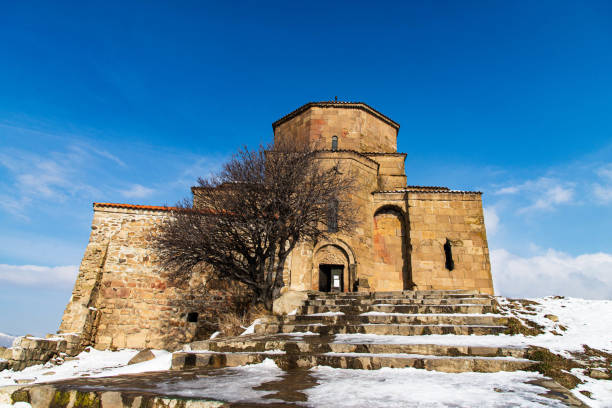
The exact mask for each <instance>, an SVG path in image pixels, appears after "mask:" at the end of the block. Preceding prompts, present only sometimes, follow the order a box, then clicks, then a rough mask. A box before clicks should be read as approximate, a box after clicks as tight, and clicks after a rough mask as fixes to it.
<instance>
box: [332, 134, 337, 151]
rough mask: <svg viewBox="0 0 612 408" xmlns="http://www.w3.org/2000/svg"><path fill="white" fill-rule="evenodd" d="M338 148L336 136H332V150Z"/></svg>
mask: <svg viewBox="0 0 612 408" xmlns="http://www.w3.org/2000/svg"><path fill="white" fill-rule="evenodd" d="M337 150H338V136H332V151H333V152H335V151H337Z"/></svg>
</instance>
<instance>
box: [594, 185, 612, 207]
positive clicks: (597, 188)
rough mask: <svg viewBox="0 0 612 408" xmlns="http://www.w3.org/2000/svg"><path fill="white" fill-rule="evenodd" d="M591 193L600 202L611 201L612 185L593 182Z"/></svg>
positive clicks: (606, 202)
mask: <svg viewBox="0 0 612 408" xmlns="http://www.w3.org/2000/svg"><path fill="white" fill-rule="evenodd" d="M593 195H594V196H595V199H596V200H597V202H599V203H600V204H609V203H612V186H602V185H601V184H598V183H595V184H593Z"/></svg>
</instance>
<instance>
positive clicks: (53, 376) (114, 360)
mask: <svg viewBox="0 0 612 408" xmlns="http://www.w3.org/2000/svg"><path fill="white" fill-rule="evenodd" d="M152 351H153V354H155V358H154V359H153V360H150V361H145V362H143V363H139V364H132V365H129V366H128V365H127V363H128V361H130V359H131V358H132V357H134V356H135V355H136V354H137V353H138V351H137V350H120V351H108V350H107V351H100V350H95V349H91V351H89V352H86V351H84V352H82V353H81V354H79V355H78V356H77V357H78V359H77V360H70V361H66V362H65V363H64V364H62V365H58V366H55V365H52V364H50V363H48V364H46V365H42V364H41V365H36V366H32V367H27V368H26V369H24V370H22V371H13V370H4V371H0V387H2V386H6V385H15V384H16V382H15V380H26V379H29V380H34V381H33V382H34V383H42V382H49V381H57V380H63V379H67V378H75V377H82V376H84V374H86V376H88V377H107V376H114V375H121V374H133V373H143V372H147V371H162V370H168V369H170V363H171V360H172V353H170V352H168V351H165V350H152Z"/></svg>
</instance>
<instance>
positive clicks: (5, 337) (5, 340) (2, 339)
mask: <svg viewBox="0 0 612 408" xmlns="http://www.w3.org/2000/svg"><path fill="white" fill-rule="evenodd" d="M16 338H17V337H15V336H11V335H9V334H4V333H0V347H11V346H12V345H13V341H15V339H16Z"/></svg>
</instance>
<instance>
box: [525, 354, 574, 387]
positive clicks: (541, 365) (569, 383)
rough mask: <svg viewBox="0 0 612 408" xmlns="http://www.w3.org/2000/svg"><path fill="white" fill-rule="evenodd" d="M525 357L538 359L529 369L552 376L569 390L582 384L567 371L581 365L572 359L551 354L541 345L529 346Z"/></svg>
mask: <svg viewBox="0 0 612 408" xmlns="http://www.w3.org/2000/svg"><path fill="white" fill-rule="evenodd" d="M527 358H529V359H530V360H534V361H538V364H536V365H535V366H533V367H532V368H530V369H531V370H533V371H538V372H540V373H542V374H543V375H545V376H547V377H550V378H552V379H553V380H555V381H556V382H557V383H559V384H561V385H562V386H564V387H565V388H567V389H569V390H571V389H572V388H574V387H575V386H576V385H578V384H582V381H580V380H579V379H578V377H576V376H574V375H572V374H570V373H569V371H570V370H571V369H572V368H577V367H581V366H580V365H579V364H577V363H576V362H575V361H573V360H570V359H567V358H564V357H562V356H560V355H558V354H553V353H551V352H550V351H549V350H548V349H545V348H543V347H531V348H530V350H529V354H528V357H527Z"/></svg>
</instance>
